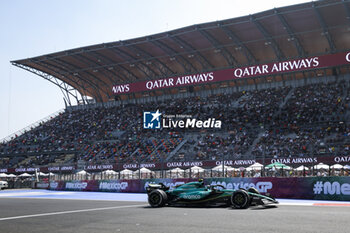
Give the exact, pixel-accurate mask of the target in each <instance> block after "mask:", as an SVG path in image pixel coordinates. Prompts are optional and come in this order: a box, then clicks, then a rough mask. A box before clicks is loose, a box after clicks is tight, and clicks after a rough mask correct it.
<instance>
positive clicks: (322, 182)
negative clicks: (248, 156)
mask: <svg viewBox="0 0 350 233" xmlns="http://www.w3.org/2000/svg"><path fill="white" fill-rule="evenodd" d="M190 181H195V179H143V180H80V181H51V182H50V185H49V189H51V190H67V191H68V190H69V191H104V192H120V193H144V192H145V187H147V185H148V184H149V183H159V182H162V183H164V184H165V185H167V186H169V187H171V188H173V187H175V186H176V185H179V184H183V183H186V182H190ZM204 183H205V184H221V185H223V186H225V187H226V188H228V189H239V188H249V187H255V188H256V189H258V190H259V191H260V192H262V193H271V194H272V195H273V196H275V197H277V198H296V199H315V200H339V201H350V177H292V178H276V177H260V178H208V179H204Z"/></svg>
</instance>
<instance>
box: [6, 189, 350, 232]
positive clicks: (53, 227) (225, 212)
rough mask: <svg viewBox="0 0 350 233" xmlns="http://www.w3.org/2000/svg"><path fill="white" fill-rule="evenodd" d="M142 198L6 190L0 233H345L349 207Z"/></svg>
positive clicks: (102, 194) (349, 211) (348, 204)
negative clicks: (208, 204)
mask: <svg viewBox="0 0 350 233" xmlns="http://www.w3.org/2000/svg"><path fill="white" fill-rule="evenodd" d="M128 197H129V198H128ZM125 198H127V199H129V201H125ZM145 198H146V196H145V195H143V194H131V195H128V194H126V195H125V194H122V195H120V194H113V193H89V192H85V193H84V192H50V191H46V190H44V191H41V190H39V191H37V190H27V191H23V190H21V191H10V190H5V191H1V192H0V232H1V233H12V232H13V233H31V232H33V233H34V232H35V233H39V232H44V233H55V232H60V233H65V232H74V233H86V232H88V233H89V232H91V233H104V232H152V233H153V232H176V233H179V232H181V233H185V232H210V233H212V232H249V233H251V232H283V233H285V232H293V233H294V232H349V220H350V203H346V202H314V201H297V200H281V204H280V205H279V206H278V207H277V208H261V207H259V208H256V207H254V208H249V209H246V210H236V209H232V208H192V207H191V208H180V207H164V208H150V207H149V206H148V204H147V203H146V202H145ZM118 200H119V201H118ZM121 200H122V201H121Z"/></svg>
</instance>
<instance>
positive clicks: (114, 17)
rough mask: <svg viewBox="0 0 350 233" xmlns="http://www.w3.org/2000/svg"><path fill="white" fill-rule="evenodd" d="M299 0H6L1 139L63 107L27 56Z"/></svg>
mask: <svg viewBox="0 0 350 233" xmlns="http://www.w3.org/2000/svg"><path fill="white" fill-rule="evenodd" d="M301 2H305V1H298V0H293V1H291V0H279V1H277V0H275V1H272V0H264V1H261V0H255V1H249V0H246V1H242V0H240V1H236V0H215V1H214V0H56V1H54V0H51V1H49V0H30V1H29V0H1V1H0V81H1V82H0V141H1V139H2V138H4V137H6V136H8V135H9V134H12V133H14V132H16V131H18V130H20V129H22V128H24V127H26V126H28V125H30V124H32V123H34V122H36V121H38V120H41V119H42V118H44V117H46V116H48V115H50V114H52V113H54V112H56V111H58V110H60V109H63V108H64V102H63V96H62V93H61V91H60V90H59V88H58V87H56V86H55V85H53V84H51V83H50V82H48V81H46V80H44V79H42V78H41V77H39V76H36V75H34V74H31V73H30V72H28V71H24V70H22V69H20V68H17V67H15V66H12V65H11V64H10V61H11V60H17V59H23V58H29V57H34V56H38V55H43V54H47V53H52V52H57V51H61V50H67V49H72V48H76V47H82V46H87V45H93V44H100V43H104V42H112V41H118V40H126V39H131V38H135V37H140V36H145V35H151V34H155V33H159V32H163V31H167V30H172V29H177V28H180V27H185V26H189V25H193V24H199V23H205V22H211V21H215V20H222V19H228V18H235V17H238V16H243V15H249V14H254V13H257V12H260V11H264V10H269V9H272V8H274V7H280V6H287V5H292V4H297V3H301Z"/></svg>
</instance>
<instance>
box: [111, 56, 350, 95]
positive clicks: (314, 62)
mask: <svg viewBox="0 0 350 233" xmlns="http://www.w3.org/2000/svg"><path fill="white" fill-rule="evenodd" d="M346 64H350V52H345V53H337V54H328V55H322V56H314V57H309V58H301V59H297V60H289V61H281V62H275V63H268V64H260V65H255V66H246V67H239V68H233V69H224V70H217V71H212V72H204V73H199V74H191V75H185V76H178V77H170V78H164V79H158V80H149V81H142V82H135V83H127V84H120V85H114V86H113V87H112V92H113V94H114V95H119V94H127V93H133V92H142V91H152V90H157V89H164V88H172V87H182V86H188V85H196V84H207V83H214V82H220V81H230V80H235V79H242V78H251V77H259V76H266V75H275V74H281V73H288V72H296V71H305V70H312V69H319V68H326V67H333V66H341V65H346Z"/></svg>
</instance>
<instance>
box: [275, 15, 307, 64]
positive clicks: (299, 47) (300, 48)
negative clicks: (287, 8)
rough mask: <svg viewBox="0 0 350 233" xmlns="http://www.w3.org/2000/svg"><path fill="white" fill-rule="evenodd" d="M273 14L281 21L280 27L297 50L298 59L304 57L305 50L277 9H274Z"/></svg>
mask: <svg viewBox="0 0 350 233" xmlns="http://www.w3.org/2000/svg"><path fill="white" fill-rule="evenodd" d="M275 14H276V15H277V16H278V18H279V20H280V21H281V23H282V25H283V26H284V28H285V29H286V30H287V32H288V34H289V39H290V40H291V41H293V43H294V45H295V47H296V48H297V50H298V54H299V57H304V56H305V50H304V48H303V46H302V45H301V44H300V42H299V39H298V38H297V37H296V36H295V34H294V32H293V30H292V28H291V27H290V26H289V24H288V23H287V21H286V19H285V18H284V16H283V15H282V14H281V13H279V12H278V10H277V9H275Z"/></svg>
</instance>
